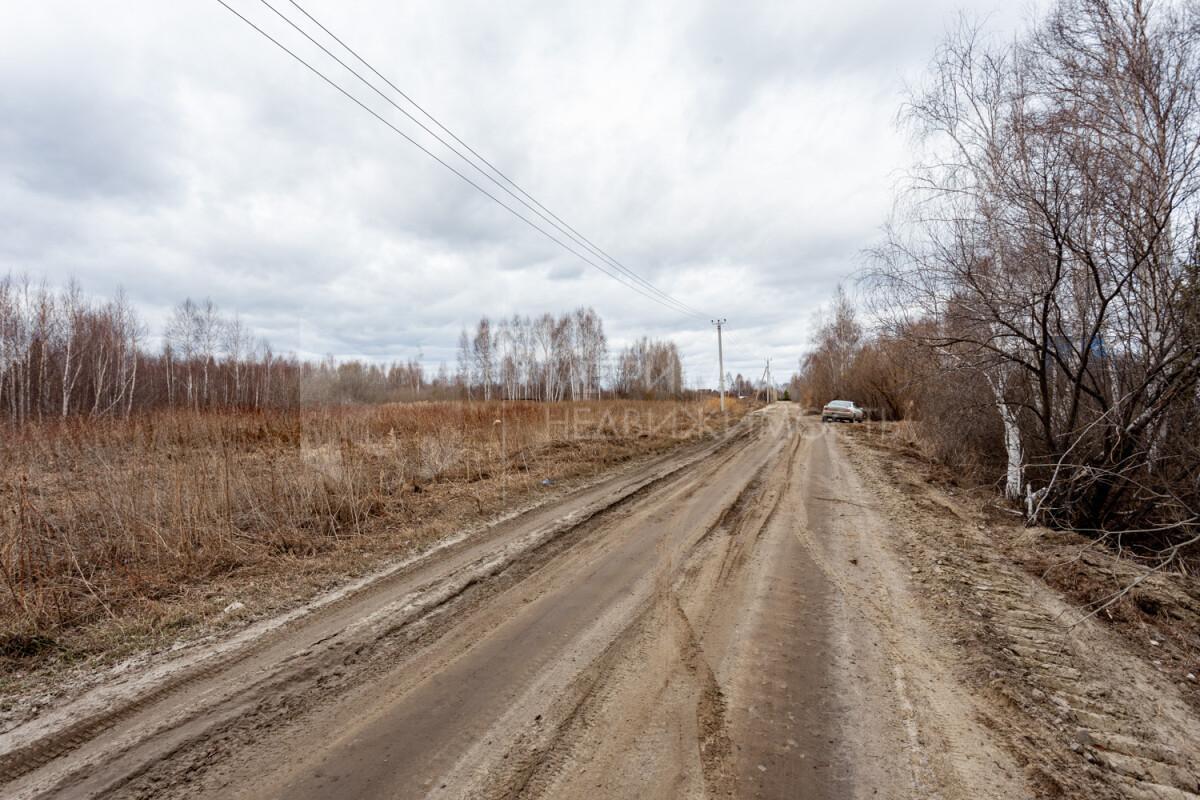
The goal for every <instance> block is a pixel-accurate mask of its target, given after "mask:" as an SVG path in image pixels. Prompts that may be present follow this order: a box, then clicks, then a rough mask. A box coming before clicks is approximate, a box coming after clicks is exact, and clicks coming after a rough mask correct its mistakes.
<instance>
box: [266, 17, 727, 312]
mask: <svg viewBox="0 0 1200 800" xmlns="http://www.w3.org/2000/svg"><path fill="white" fill-rule="evenodd" d="M261 2H263V4H264V5H266V6H267V7H268V8H271V10H272V11H275V13H276V14H279V12H278V11H276V10H275V9H274V7H273V6H271V5H270V4H269V3H267V2H266V0H261ZM288 2H290V3H291V4H292V5H293V6H295V7H296V9H297V10H299V11H300V13H301V14H303V15H304V16H305V17H307V18H308V19H309V20H310V21H311V22H312V23H313V24H314V25H316V26H317V27H318V28H320V29H321V30H322V31H323V32H324V33H325V34H326V35H327V36H329V37H330V38H331V39H333V40H334V41H335V42H337V43H338V44H339V45H340V46H341V47H342V49H344V50H345V51H346V52H348V53H349V54H350V55H352V56H354V58H355V59H357V60H358V61H359V63H361V64H362V65H363V66H365V67H366V68H367V69H369V70H370V71H371V72H373V73H374V74H375V75H376V77H378V78H379V79H380V80H382V81H383V82H384V83H386V84H387V85H388V86H390V87H391V88H392V89H393V90H394V91H395V92H396V93H397V94H399V95H400V96H401V97H403V98H404V99H405V100H407V101H408V102H409V103H411V104H412V106H413V107H414V108H416V109H417V110H418V111H420V112H421V113H422V114H423V115H424V116H425V117H426V118H428V119H429V120H430V121H431V122H432V123H433V124H434V125H436V126H437V127H438V128H440V129H441V130H442V131H443V132H444V133H446V135H448V136H449V137H450V138H451V139H453V140H454V141H455V142H457V143H458V144H460V145H462V146H463V148H464V149H466V150H467V152H469V153H470V154H471V155H473V156H474V157H475V158H477V159H478V160H479V161H480V163H482V164H484V165H485V166H486V167H487V168H488V169H490V170H491V171H492V172H494V173H496V175H497V176H499V177H500V178H501V179H502V180H503V181H504V182H505V183H508V184H509V185H511V186H512V187H513V188H514V189H516V190H517V191H518V192H520V194H521V195H523V196H524V197H526V198H528V199H529V201H530V202H532V203H533V205H534V206H536V207H537V208H536V209H535V208H533V206H530V205H529V203H527V202H525V200H522V199H521V198H520V197H517V195H515V194H513V193H512V192H511V191H510V190H509V189H508V188H507V187H505V186H504V185H503V184H501V183H500V181H498V180H496V178H494V177H492V176H491V175H488V173H487V172H486V171H484V170H483V169H482V168H481V167H479V166H478V165H477V164H475V163H474V162H473V161H471V160H470V159H468V158H467V157H466V156H464V155H462V153H459V152H458V151H457V150H455V149H454V147H453V146H451V145H450V144H449V143H447V142H446V141H445V140H444V139H442V138H441V137H440V136H438V135H437V134H436V133H433V131H430V130H429V128H427V127H426V126H425V125H424V124H422V123H421V122H420V121H418V120H417V119H416V118H415V117H413V116H412V115H411V114H409V113H408V112H407V111H405V110H404V109H403V108H401V107H400V106H398V105H396V103H394V102H392V101H391V100H390V99H389V98H387V97H384V99H386V100H388V102H389V103H391V104H392V105H393V106H395V107H396V108H397V109H398V110H399V111H400V112H401V113H403V114H404V115H405V116H407V117H408V118H409V119H411V120H413V121H414V122H416V123H417V124H418V125H420V126H421V128H423V129H424V130H425V131H426V132H428V133H429V134H430V135H431V136H433V137H434V138H436V139H437V140H438V141H439V142H441V143H442V144H443V145H445V146H446V147H447V148H449V149H450V150H452V151H453V152H454V153H455V154H456V155H458V156H459V157H460V158H462V159H463V160H464V161H466V162H467V163H468V164H470V165H471V166H472V167H474V168H475V169H476V170H478V171H479V172H480V174H483V175H485V176H487V177H488V179H489V180H491V181H492V182H493V183H495V184H496V185H498V186H500V187H501V188H503V189H504V190H505V191H506V192H508V193H509V194H510V195H512V196H513V197H514V198H515V199H517V200H518V201H520V202H521V203H522V204H523V205H525V206H526V207H527V208H529V209H530V210H531V211H534V213H537V214H538V215H539V216H541V217H542V218H543V219H546V221H547V222H550V223H551V224H552V225H554V226H555V227H556V228H558V229H559V230H560V231H562V232H563V233H564V234H566V235H568V236H571V237H572V238H573V239H575V240H576V241H577V242H579V243H580V244H581V245H582V246H584V247H586V248H588V249H589V250H591V251H592V252H593V253H595V254H596V255H597V256H598V257H600V258H602V259H604V260H605V261H607V262H608V263H609V264H611V265H612V266H613V267H615V268H617V269H619V270H621V271H622V272H624V273H625V274H627V275H629V276H630V277H631V278H633V279H634V280H636V281H638V282H639V283H640V284H642V285H643V286H645V287H646V288H647V289H650V290H651V291H653V292H654V293H655V294H658V295H660V296H661V297H663V298H664V299H666V300H669V301H671V302H672V303H675V304H677V305H679V306H681V307H682V308H684V309H686V310H687V311H688V312H689V313H692V314H696V315H698V316H701V317H703V316H706V315H705V314H704V313H703V312H701V311H699V310H698V309H696V308H695V307H694V306H690V305H688V304H687V303H684V302H683V301H682V300H679V299H677V298H675V297H672V296H671V295H669V294H667V293H666V292H664V291H662V290H660V289H658V288H657V287H656V286H654V285H653V284H652V283H650V282H649V281H647V280H646V279H645V278H643V277H642V276H641V275H638V274H637V273H636V272H635V271H633V270H632V269H630V268H629V267H626V266H625V265H624V264H622V263H621V262H620V261H617V260H616V259H615V258H613V257H612V256H611V255H609V254H608V253H607V252H606V251H604V250H603V249H601V248H600V247H599V246H598V245H596V244H595V243H593V242H592V241H591V240H590V239H588V238H587V237H586V236H584V235H583V234H582V233H580V232H579V231H578V230H576V229H575V228H574V227H572V226H571V225H570V224H569V223H567V222H566V221H565V220H563V219H562V218H561V217H559V216H558V215H557V214H555V213H554V212H553V211H551V210H550V209H548V208H546V206H544V205H542V203H541V202H539V201H538V199H537V198H535V197H534V196H533V195H531V194H530V193H529V192H527V191H525V189H523V188H522V187H521V186H520V185H518V184H517V182H516V181H514V180H513V179H512V178H510V177H508V175H506V174H505V173H504V172H502V171H501V170H500V168H499V167H497V166H496V165H495V164H493V163H492V162H491V161H488V160H487V159H486V158H484V157H483V156H482V155H481V154H480V153H479V152H478V151H477V150H475V148H473V147H471V145H469V144H467V143H466V142H464V141H463V140H462V139H461V138H459V136H458V135H457V134H456V133H454V131H452V130H450V129H449V128H447V127H446V126H445V125H444V124H442V122H441V120H439V119H438V118H437V117H435V116H434V115H433V114H431V113H429V111H427V110H426V109H425V108H424V107H423V106H422V105H421V104H420V103H418V102H417V101H416V100H414V99H413V98H412V97H410V96H409V95H408V94H407V93H406V92H405V91H404V90H403V89H401V88H400V87H399V86H397V85H396V84H395V83H393V82H392V81H391V80H389V79H388V78H387V76H385V75H384V74H383V73H381V72H380V71H379V70H377V69H375V67H374V66H372V65H371V63H370V62H369V61H367V60H366V59H365V58H363V57H362V56H361V55H360V54H359V53H358V51H356V50H355V49H354V48H352V47H351V46H350V45H348V44H346V43H345V42H344V41H342V39H341V38H340V37H338V35H337V34H335V33H334V32H333V31H331V30H329V28H327V27H325V25H323V24H322V23H321V22H320V20H318V19H317V18H316V17H314V16H313V15H312V14H310V13H308V11H306V10H305V9H304V7H303V6H301V5H300V4H299V3H298V2H296V0H288ZM280 16H283V15H282V14H280ZM284 19H287V18H286V17H284ZM288 22H289V24H291V25H292V27H294V28H296V30H299V31H300V32H301V33H303V34H304V36H305V37H306V38H308V40H309V41H312V42H313V44H316V45H317V46H318V47H320V48H321V49H322V50H325V48H324V47H322V46H321V45H320V44H319V43H317V42H316V41H314V40H313V39H312V37H311V36H309V35H308V34H307V33H305V32H304V31H303V30H301V29H300V28H299V27H298V26H297V25H296V24H295V23H293V22H291V20H288ZM325 52H326V53H329V51H328V50H325ZM329 55H330V57H331V58H333V59H334V60H335V61H337V62H338V63H339V64H342V66H343V67H345V68H346V69H347V70H349V71H350V72H352V73H354V75H355V76H356V77H358V78H359V80H362V81H363V82H364V83H366V84H367V85H368V86H370V87H371V88H372V89H373V90H375V91H376V92H377V93H379V94H380V96H384V95H383V94H382V92H379V90H378V89H376V88H375V86H374V85H373V84H371V83H369V82H368V81H366V79H364V78H362V76H360V75H358V73H357V72H355V71H354V70H353V69H351V68H350V67H348V66H346V65H345V64H344V63H343V62H342V60H341V59H339V58H338V57H337V56H334V55H333V54H332V53H329ZM538 209H540V211H539V210H538ZM542 212H545V213H542ZM547 215H549V217H547Z"/></svg>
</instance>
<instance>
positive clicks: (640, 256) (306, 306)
mask: <svg viewBox="0 0 1200 800" xmlns="http://www.w3.org/2000/svg"><path fill="white" fill-rule="evenodd" d="M228 2H229V3H230V5H232V6H233V7H234V8H237V9H238V10H239V11H241V12H242V13H244V14H245V15H246V16H247V17H250V18H251V19H253V20H255V21H258V22H260V23H261V24H263V26H264V28H265V29H267V30H268V31H270V32H272V33H276V32H278V33H280V34H281V35H282V38H284V39H285V40H286V42H287V43H289V44H295V45H296V48H297V50H298V51H299V52H301V53H302V54H303V55H305V56H306V57H310V58H311V59H312V60H313V62H314V64H318V65H320V66H321V68H322V69H323V70H325V71H326V72H327V73H328V74H329V75H330V76H331V77H336V79H337V80H338V81H339V82H342V83H343V84H344V85H346V86H347V87H348V88H353V90H354V91H355V92H356V93H357V94H359V95H360V96H361V97H363V98H364V100H365V101H366V102H368V104H369V105H371V106H372V107H373V108H376V109H378V110H379V111H380V113H381V114H383V115H384V116H386V117H387V118H388V119H389V120H392V121H394V123H395V124H396V126H397V127H399V128H401V129H402V130H405V131H406V132H409V133H410V134H411V135H413V136H414V138H418V139H421V140H422V141H426V139H425V138H423V136H422V134H421V133H420V131H419V129H417V128H416V126H415V125H413V124H412V123H410V122H408V121H407V120H405V119H404V118H403V117H402V116H401V115H400V114H399V113H398V112H395V111H394V110H391V109H389V107H388V106H386V105H385V104H384V103H383V102H382V101H380V100H379V99H378V97H377V96H373V95H371V94H370V93H369V90H365V89H363V87H362V86H361V84H357V85H356V82H355V80H354V79H353V77H351V76H349V75H348V74H347V73H345V72H342V71H340V68H338V67H337V66H336V64H333V63H332V62H330V61H328V59H325V58H324V57H323V56H321V54H320V52H319V51H317V50H316V49H315V48H314V47H313V46H311V45H307V46H305V43H304V42H303V40H302V39H300V37H299V35H298V34H295V33H294V32H291V35H287V30H286V29H285V28H284V27H283V23H281V22H280V21H279V20H278V18H277V17H275V16H274V15H273V13H272V12H271V11H270V9H269V8H267V7H266V6H265V5H263V4H262V3H261V2H260V1H259V0H228ZM272 3H273V4H274V5H276V7H278V8H280V10H282V11H287V12H289V13H290V14H292V15H294V16H296V17H297V19H300V17H299V12H297V11H296V10H295V8H294V7H293V6H292V5H291V4H290V3H289V2H287V0H272ZM301 4H302V5H303V6H304V7H305V9H306V10H308V11H309V12H310V13H312V14H313V16H315V17H316V18H317V19H319V20H320V21H321V22H322V23H324V24H325V25H326V26H327V27H329V28H330V30H332V31H333V32H334V33H336V34H338V35H339V36H340V37H341V38H342V39H343V40H344V41H346V42H347V43H348V44H350V45H351V46H353V47H354V48H355V49H357V50H358V51H359V52H360V54H362V55H363V56H365V57H366V58H367V59H368V60H369V61H371V62H372V64H373V65H374V66H375V67H376V68H377V69H379V70H380V71H381V72H382V73H384V74H385V75H386V76H387V77H388V78H390V79H391V80H392V81H393V82H394V83H396V85H397V86H398V87H399V88H401V89H403V90H404V91H405V92H406V93H407V94H409V95H410V96H411V97H412V98H413V99H415V100H417V101H418V102H420V103H421V104H422V105H423V106H424V107H425V108H426V109H428V110H429V111H430V112H432V113H433V114H434V115H436V116H437V117H438V118H439V119H441V121H442V122H443V123H445V124H446V125H447V126H448V127H449V128H451V129H452V130H453V131H454V132H455V133H457V134H458V135H459V136H460V137H461V138H462V139H464V140H465V141H466V142H467V143H469V144H470V145H472V146H473V147H474V148H475V149H476V150H478V151H479V152H480V153H482V154H483V155H484V156H486V157H487V158H488V159H489V160H491V161H492V162H493V163H494V164H496V165H497V166H499V167H500V168H501V169H502V170H504V171H505V172H506V173H507V174H508V175H509V176H510V177H513V178H514V179H515V180H516V181H517V182H518V183H520V184H521V185H522V186H523V187H524V188H526V189H527V190H529V191H530V193H531V194H533V195H534V196H535V197H536V198H537V199H538V200H540V201H541V202H543V203H544V204H545V205H546V206H548V207H549V208H550V209H552V210H553V211H554V212H555V213H557V214H558V215H559V216H560V217H562V218H563V219H564V220H566V221H567V222H569V223H570V224H571V225H573V226H574V227H575V228H577V229H578V230H579V231H580V232H582V233H583V234H585V235H586V236H587V237H588V238H589V239H591V240H592V241H593V242H595V243H596V244H598V245H600V246H601V247H603V248H604V249H605V250H606V251H608V252H609V253H610V254H612V255H613V256H615V257H616V258H617V259H619V260H620V261H621V262H622V263H624V264H625V265H627V266H629V267H631V268H633V269H634V270H636V271H637V272H638V273H640V274H641V275H642V276H644V277H645V278H647V279H648V280H650V281H651V282H653V283H654V284H655V285H656V286H658V287H660V288H661V289H663V290H664V291H666V292H668V293H670V294H671V295H674V296H675V297H678V298H680V299H681V300H683V301H684V302H686V303H688V304H689V305H691V306H694V307H696V308H698V309H700V310H702V311H703V312H704V313H705V314H712V315H720V316H723V317H727V318H728V320H729V324H728V328H727V334H726V340H725V352H726V361H727V369H728V370H729V371H731V372H737V371H742V372H744V373H746V374H747V375H752V376H755V377H757V375H759V374H760V373H761V371H762V363H763V360H764V359H765V358H767V357H771V358H772V359H774V364H775V370H776V372H777V374H779V375H780V376H781V377H786V375H787V374H788V373H789V372H791V371H792V369H794V365H795V363H796V359H797V358H798V357H799V356H800V355H801V353H802V352H803V350H804V347H805V345H806V342H807V338H808V335H809V328H810V326H811V322H812V318H813V314H814V312H815V311H816V309H817V308H818V307H819V306H820V305H821V304H822V303H825V302H827V301H828V299H829V297H830V295H831V294H832V292H833V291H834V287H835V286H836V285H837V284H838V282H839V281H844V280H846V279H847V277H848V276H849V275H850V274H851V273H852V272H853V271H854V270H855V269H857V268H858V267H859V266H860V262H859V252H860V250H861V249H862V248H863V247H865V246H867V245H869V244H870V243H871V242H872V241H873V240H874V238H875V237H876V235H877V230H878V227H879V225H880V224H881V222H882V221H883V220H884V218H885V217H886V216H887V213H888V210H889V208H890V205H891V198H892V192H893V187H894V184H895V182H896V180H897V178H898V177H899V174H900V171H901V170H903V168H904V167H905V166H907V164H908V163H909V156H908V154H907V148H906V137H905V135H904V133H903V132H901V131H899V130H897V128H896V126H895V122H894V121H895V117H896V113H897V110H898V108H899V105H900V103H901V101H902V90H903V87H904V85H905V82H906V81H908V82H913V81H918V80H919V79H920V77H921V75H922V73H923V70H924V68H925V66H926V64H927V63H928V62H929V59H930V57H931V55H932V53H933V49H934V48H935V46H936V44H937V42H938V40H939V39H940V38H941V37H942V35H943V32H944V31H945V29H946V28H947V27H948V26H950V25H952V24H953V23H954V21H955V19H956V17H957V14H958V13H959V11H960V10H965V11H967V12H968V13H969V14H971V15H973V16H985V15H990V17H989V19H990V22H989V25H990V26H991V27H993V28H995V29H997V30H1000V31H1003V30H1010V29H1012V28H1014V27H1015V26H1016V25H1017V24H1018V22H1019V17H1020V16H1021V14H1020V12H1019V11H1014V10H1006V7H1007V8H1008V9H1011V6H1012V4H1007V6H1006V5H1001V4H999V3H996V2H992V0H974V2H973V3H972V2H968V0H934V1H933V2H919V3H897V2H888V1H887V0H878V1H875V0H872V1H870V2H868V1H866V0H844V1H843V2H839V3H826V2H821V3H816V2H797V1H796V0H792V2H778V3H768V2H752V3H732V2H719V3H699V2H682V1H677V0H672V1H669V2H653V3H647V2H644V0H634V1H633V2H614V1H613V0H604V1H603V2H548V1H546V0H542V2H523V1H522V0H513V1H510V2H505V3H496V2H453V1H452V0H406V1H405V2H382V0H336V2H335V0H301ZM435 146H436V145H435ZM449 158H453V157H452V156H450V157H449ZM5 272H13V273H17V274H22V273H24V274H28V275H29V276H30V277H32V278H35V279H42V278H45V279H46V280H48V281H49V282H51V283H53V284H58V283H61V282H63V281H65V280H66V279H67V278H68V277H70V276H75V277H76V278H78V279H79V281H80V282H81V284H82V285H83V288H84V289H85V290H86V291H87V292H89V293H91V294H94V295H97V296H106V295H111V294H112V293H113V292H114V291H115V290H116V289H117V288H118V287H124V288H125V290H126V292H127V293H128V294H129V296H130V298H131V299H132V300H133V301H134V302H135V303H136V305H137V306H138V308H139V310H140V311H141V313H142V316H143V317H144V319H145V320H146V321H147V323H148V324H149V326H150V331H151V333H152V334H153V335H154V336H155V337H157V336H158V334H160V333H161V329H162V324H163V322H164V320H165V318H166V315H167V314H168V313H169V310H170V308H171V306H173V305H174V304H176V303H178V302H179V301H180V300H182V299H183V298H184V297H187V296H191V297H193V298H202V297H206V296H207V297H211V298H212V299H213V300H214V301H215V302H216V303H217V304H218V305H219V306H220V307H221V308H222V310H223V311H225V312H230V313H231V312H234V311H236V312H238V313H239V314H240V315H241V317H242V319H243V320H244V321H245V322H247V323H248V324H249V325H250V326H252V327H253V328H254V329H255V330H256V332H257V333H259V334H260V335H262V336H266V337H267V338H269V339H270V340H271V342H272V343H273V344H274V345H275V347H276V349H277V350H295V351H297V352H299V353H300V354H302V355H321V354H325V353H332V354H334V355H336V356H338V357H365V358H369V359H376V360H390V359H392V358H406V357H410V356H415V355H416V354H417V352H418V351H421V352H423V354H424V358H425V359H426V361H427V362H429V363H430V364H431V366H436V364H437V362H438V361H440V360H446V361H448V362H453V357H454V356H453V348H454V345H455V341H456V339H457V336H458V332H459V330H460V328H461V327H462V326H463V325H470V324H471V323H473V322H474V321H475V320H477V319H478V317H479V315H480V314H481V313H486V314H488V315H490V316H492V317H500V316H506V315H511V314H512V313H514V312H519V313H522V314H526V313H528V314H537V313H541V312H543V311H554V312H558V311H562V310H567V309H570V308H572V307H575V306H577V305H581V304H587V305H591V306H593V307H594V308H595V309H596V310H597V311H598V312H599V313H600V314H601V316H602V317H603V318H604V321H605V324H606V326H607V331H608V334H609V337H610V341H611V342H612V343H613V345H614V349H615V346H619V345H620V344H622V343H624V342H627V341H629V340H630V339H632V338H635V337H637V336H640V335H643V334H648V335H651V336H657V337H669V338H673V339H674V340H675V341H676V342H678V343H679V345H680V346H681V348H682V349H683V351H684V354H685V364H686V367H687V370H688V377H689V382H692V383H694V384H696V383H698V384H700V385H712V384H714V383H715V380H716V374H717V368H716V340H715V334H714V332H713V331H712V329H711V327H710V326H709V325H708V324H707V322H706V321H705V320H698V319H692V318H687V317H684V316H682V315H679V314H676V313H673V312H671V311H668V310H667V309H664V308H663V307H661V306H659V305H656V304H655V303H652V302H650V301H649V300H647V299H645V298H643V297H641V296H640V295H637V294H634V293H633V292H631V291H630V290H629V289H627V288H625V287H623V286H621V285H619V284H617V283H616V282H614V281H613V280H611V279H610V278H607V277H605V276H604V275H602V274H600V273H599V272H598V271H596V270H595V269H593V268H591V267H589V266H587V265H585V264H583V263H582V262H580V261H578V260H577V259H576V258H575V257H574V256H572V255H570V254H568V253H566V252H564V251H562V250H560V249H559V248H557V247H556V246H555V245H553V244H552V243H550V242H548V241H547V240H545V239H544V238H542V237H540V236H539V235H538V234H536V233H534V232H533V231H531V230H530V229H529V228H527V227H526V226H525V225H524V224H522V223H521V222H519V221H518V220H516V219H514V218H513V217H511V216H510V215H509V214H508V213H507V212H505V211H504V210H503V209H500V208H499V207H497V206H496V205H495V204H494V203H492V201H490V200H488V199H487V198H486V197H483V196H482V195H479V194H478V193H477V192H475V191H474V190H473V189H471V188H470V187H469V186H467V185H466V184H464V183H463V182H462V181H461V180H460V179H458V178H456V177H455V176H454V175H453V174H451V173H449V172H447V171H446V170H445V169H444V168H442V167H440V166H439V165H438V164H436V163H435V162H434V161H432V160H431V159H430V158H429V157H427V156H426V155H424V154H422V153H421V152H420V151H419V150H417V149H416V148H415V147H413V146H412V145H410V144H408V143H407V142H405V141H403V140H402V139H401V138H400V137H399V136H397V135H396V134H395V133H393V132H392V131H390V130H388V129H387V128H386V127H384V126H383V125H382V124H380V123H379V122H378V121H377V120H375V119H373V118H371V117H370V116H369V115H368V114H367V113H365V112H364V111H362V110H361V109H359V108H357V107H355V106H353V105H352V104H351V103H350V102H349V101H348V100H346V99H345V98H344V97H342V96H340V95H339V94H337V93H336V92H335V91H334V90H333V89H331V88H330V87H329V86H328V85H326V84H324V83H322V82H321V80H320V79H319V78H317V77H316V76H315V75H313V74H312V73H310V72H308V71H307V70H305V69H304V67H302V66H301V65H300V64H298V63H297V62H295V61H293V60H291V58H290V57H288V56H287V55H286V54H284V53H282V52H281V51H279V50H277V49H275V47H274V46H273V45H271V44H270V43H269V42H268V41H266V40H265V39H263V38H262V37H261V36H259V35H258V34H256V33H255V32H254V31H253V30H251V29H250V28H249V27H247V26H246V25H245V24H244V23H243V22H241V21H240V20H238V19H237V18H236V17H234V16H233V15H232V14H231V13H229V12H228V11H227V10H225V9H224V8H222V7H221V6H220V5H219V4H218V3H217V2H216V0H171V2H163V1H162V0H157V1H154V2H151V1H150V0H145V1H144V2H135V1H134V0H112V2H105V3H79V2H77V1H76V0H38V2H36V3H19V4H18V3H10V4H8V8H7V9H6V11H5V14H4V24H3V25H0V274H2V273H5Z"/></svg>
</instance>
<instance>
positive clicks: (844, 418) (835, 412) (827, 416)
mask: <svg viewBox="0 0 1200 800" xmlns="http://www.w3.org/2000/svg"><path fill="white" fill-rule="evenodd" d="M865 417H866V412H864V411H863V410H862V409H861V408H859V407H858V406H856V405H854V403H853V401H850V400H830V401H829V402H828V403H826V404H825V407H824V408H822V409H821V422H862V421H863V419H864V418H865Z"/></svg>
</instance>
